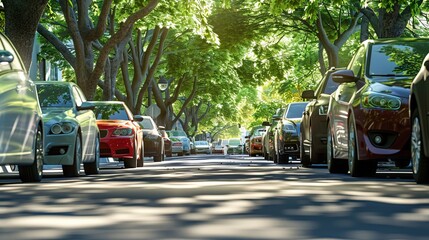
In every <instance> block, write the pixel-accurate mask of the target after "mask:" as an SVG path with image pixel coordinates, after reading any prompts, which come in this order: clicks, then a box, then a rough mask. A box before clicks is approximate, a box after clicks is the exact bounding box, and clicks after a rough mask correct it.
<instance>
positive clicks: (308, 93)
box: [301, 90, 316, 99]
mask: <svg viewBox="0 0 429 240" xmlns="http://www.w3.org/2000/svg"><path fill="white" fill-rule="evenodd" d="M301 97H302V98H303V99H316V96H314V90H305V91H303V92H302V93H301Z"/></svg>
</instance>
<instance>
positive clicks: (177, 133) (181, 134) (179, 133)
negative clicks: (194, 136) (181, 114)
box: [168, 131, 187, 137]
mask: <svg viewBox="0 0 429 240" xmlns="http://www.w3.org/2000/svg"><path fill="white" fill-rule="evenodd" d="M168 135H169V136H173V137H187V136H186V133H185V132H184V131H170V132H169V134H168Z"/></svg>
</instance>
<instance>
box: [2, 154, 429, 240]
mask: <svg viewBox="0 0 429 240" xmlns="http://www.w3.org/2000/svg"><path fill="white" fill-rule="evenodd" d="M47 179H48V181H47V182H44V183H40V184H8V185H3V186H0V188H1V191H2V195H0V204H1V208H0V209H1V212H0V217H1V219H2V223H3V224H1V225H0V237H2V239H6V238H4V237H5V236H12V237H11V238H10V239H12V238H13V239H365V240H368V239H427V236H429V234H428V233H427V231H426V226H427V224H428V223H429V195H428V191H429V186H426V185H416V184H415V183H414V181H413V180H412V179H410V178H405V179H401V178H388V177H384V176H382V175H380V174H379V176H377V177H376V178H359V179H357V178H352V177H349V176H346V175H333V174H328V173H327V170H326V169H324V168H322V167H317V168H315V169H306V168H301V167H300V166H299V164H296V163H292V164H287V165H275V164H272V163H270V162H268V161H265V160H262V159H260V158H247V157H242V156H222V157H220V156H217V158H214V157H211V158H209V159H201V156H190V157H187V158H183V159H182V158H172V159H171V160H168V161H166V162H162V163H153V162H147V163H146V165H145V167H144V168H140V169H111V170H104V171H103V172H102V174H100V175H99V176H84V177H80V178H77V179H67V178H62V177H61V176H60V175H58V174H50V175H49V176H47ZM51 180H54V181H51Z"/></svg>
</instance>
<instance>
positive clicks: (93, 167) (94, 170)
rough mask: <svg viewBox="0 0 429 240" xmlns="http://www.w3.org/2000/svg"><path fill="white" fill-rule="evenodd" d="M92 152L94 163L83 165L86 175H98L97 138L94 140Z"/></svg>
mask: <svg viewBox="0 0 429 240" xmlns="http://www.w3.org/2000/svg"><path fill="white" fill-rule="evenodd" d="M94 151H95V152H94V161H92V162H89V163H84V164H83V169H84V170H85V174H86V175H91V174H99V173H100V139H99V137H98V136H97V137H96V138H95V144H94Z"/></svg>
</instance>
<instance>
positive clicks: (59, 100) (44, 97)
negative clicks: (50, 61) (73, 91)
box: [37, 84, 73, 108]
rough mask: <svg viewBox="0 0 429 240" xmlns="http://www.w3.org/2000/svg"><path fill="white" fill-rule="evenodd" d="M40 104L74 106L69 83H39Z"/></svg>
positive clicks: (44, 106)
mask: <svg viewBox="0 0 429 240" xmlns="http://www.w3.org/2000/svg"><path fill="white" fill-rule="evenodd" d="M37 93H38V96H39V102H40V106H41V107H42V108H49V107H66V108H71V107H73V102H72V98H71V95H70V90H69V87H68V85H53V84H52V85H51V84H40V85H37Z"/></svg>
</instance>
